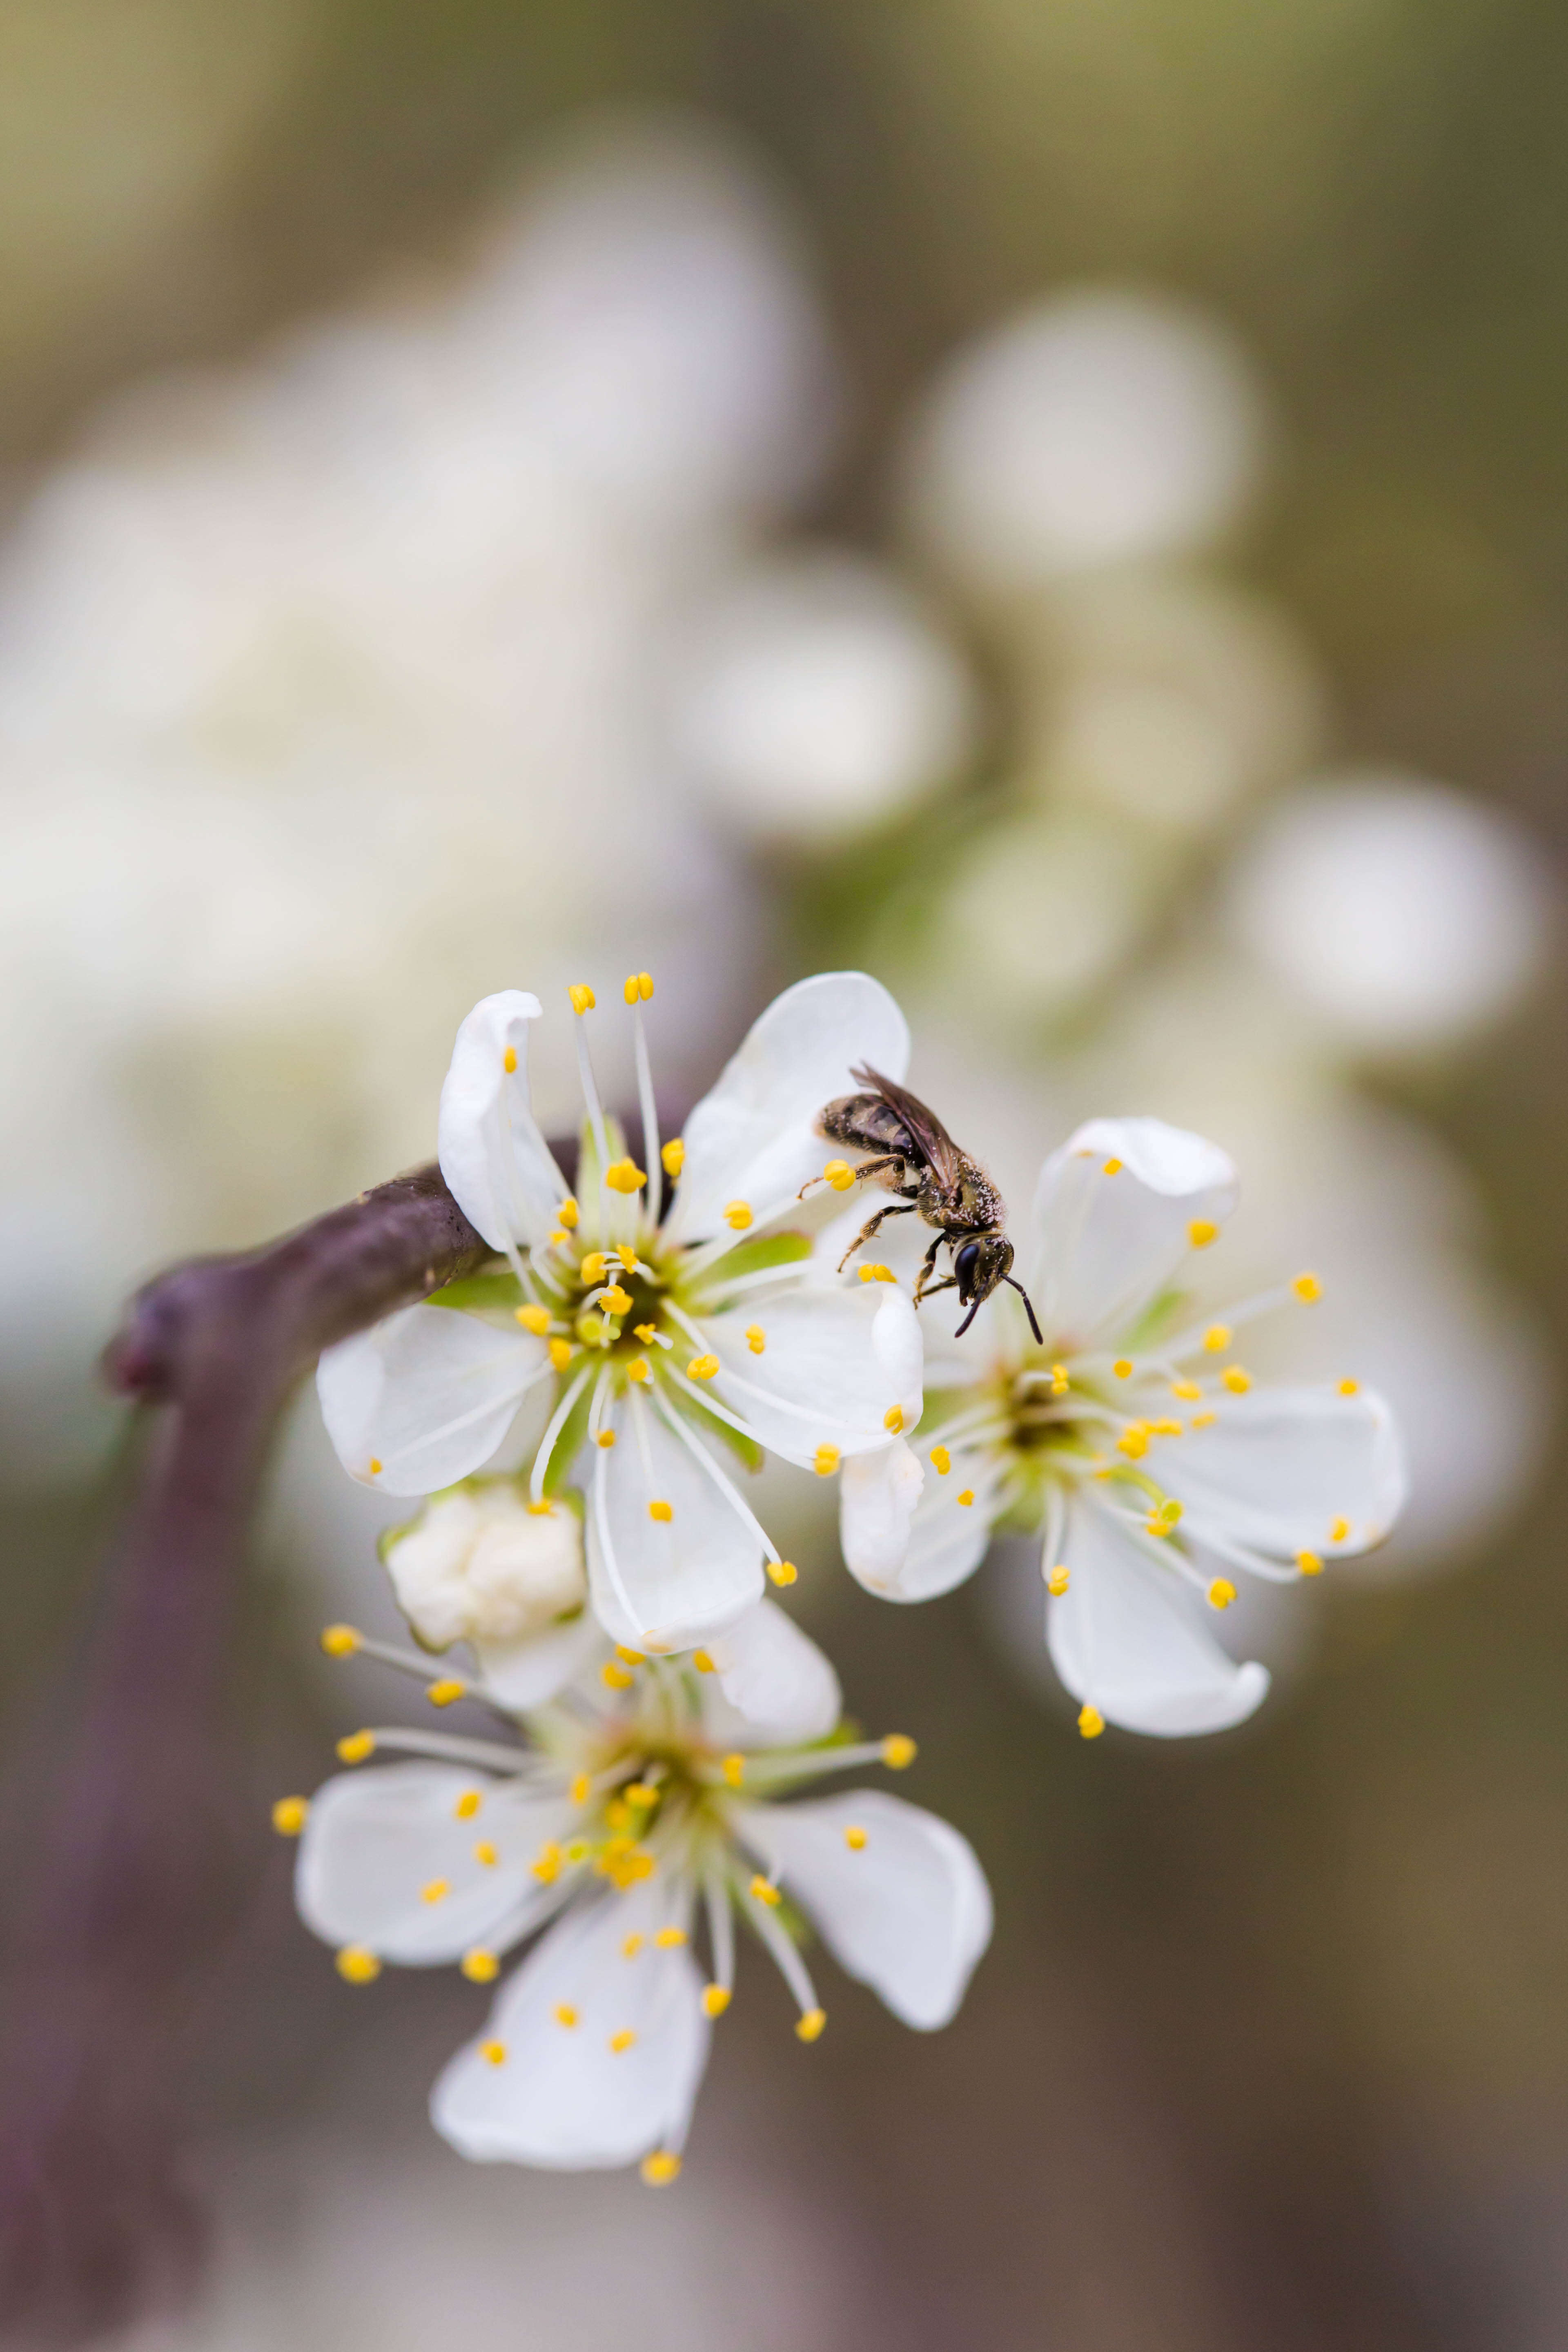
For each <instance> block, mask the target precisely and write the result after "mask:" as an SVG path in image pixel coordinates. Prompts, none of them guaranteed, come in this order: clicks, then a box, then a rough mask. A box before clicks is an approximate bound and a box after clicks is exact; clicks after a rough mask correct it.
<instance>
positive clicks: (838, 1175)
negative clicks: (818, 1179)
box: [822, 1160, 855, 1192]
mask: <svg viewBox="0 0 1568 2352" xmlns="http://www.w3.org/2000/svg"><path fill="white" fill-rule="evenodd" d="M822 1173H823V1175H824V1177H825V1178H826V1181H827V1182H828V1183H829V1184H831V1185H832V1187H833V1189H834V1191H835V1192H847V1191H848V1190H849V1187H850V1185H851V1184H853V1182H854V1181H855V1171H854V1170H853V1168H851V1167H850V1165H849V1162H848V1161H847V1160H829V1161H828V1163H827V1165H826V1168H825V1169H824V1170H823V1171H822Z"/></svg>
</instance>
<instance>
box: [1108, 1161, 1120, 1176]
mask: <svg viewBox="0 0 1568 2352" xmlns="http://www.w3.org/2000/svg"><path fill="white" fill-rule="evenodd" d="M1105 1172H1106V1174H1107V1175H1108V1176H1120V1175H1121V1160H1107V1161H1106V1163H1105Z"/></svg>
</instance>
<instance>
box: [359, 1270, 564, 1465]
mask: <svg viewBox="0 0 1568 2352" xmlns="http://www.w3.org/2000/svg"><path fill="white" fill-rule="evenodd" d="M548 1362H549V1358H548V1356H547V1354H546V1352H545V1347H544V1342H543V1341H542V1339H535V1338H534V1336H533V1334H532V1332H531V1331H523V1330H518V1329H512V1330H498V1329H497V1328H496V1327H495V1325H494V1324H492V1323H486V1322H484V1321H482V1320H481V1319H480V1318H479V1317H478V1316H477V1315H466V1314H464V1313H463V1312H462V1310H461V1309H460V1308H458V1307H430V1306H419V1307H403V1308H401V1309H400V1310H399V1312H398V1313H397V1314H395V1315H388V1316H387V1317H386V1318H384V1320H383V1321H382V1322H380V1323H375V1324H373V1325H372V1326H371V1328H370V1329H369V1330H368V1331H358V1332H356V1333H355V1334H354V1336H353V1339H342V1340H340V1341H339V1343H338V1345H337V1346H336V1347H335V1348H329V1349H326V1351H325V1352H324V1354H323V1355H322V1357H321V1362H320V1363H319V1364H318V1365H317V1367H316V1393H317V1395H318V1396H319V1397H320V1399H321V1419H322V1420H323V1421H324V1422H325V1423H326V1425H327V1434H328V1436H329V1437H330V1438H331V1441H332V1444H333V1445H334V1446H335V1447H336V1449H337V1455H338V1459H339V1461H340V1462H341V1463H342V1465H343V1468H344V1469H345V1470H347V1471H348V1472H349V1473H350V1474H351V1475H352V1476H353V1477H355V1478H357V1479H359V1480H360V1482H361V1484H362V1485H363V1486H375V1487H378V1488H380V1489H381V1490H382V1492H384V1493H385V1494H388V1495H430V1494H434V1493H436V1492H437V1489H438V1488H440V1487H442V1486H454V1485H455V1484H456V1483H457V1481H458V1479H459V1478H466V1477H467V1476H468V1474H469V1472H470V1471H472V1470H477V1469H478V1468H479V1465H480V1464H481V1463H484V1462H488V1461H489V1457H490V1455H491V1454H493V1453H494V1452H495V1450H496V1448H497V1446H498V1445H499V1444H500V1442H501V1439H502V1438H503V1437H504V1436H505V1435H506V1433H507V1430H508V1428H509V1427H510V1423H511V1417H512V1415H513V1413H514V1412H516V1411H517V1405H518V1400H519V1398H520V1397H521V1395H522V1394H523V1391H525V1390H526V1389H527V1388H529V1387H530V1386H531V1383H532V1382H533V1381H535V1380H537V1379H539V1378H540V1377H541V1376H542V1374H543V1372H544V1370H545V1369H546V1367H547V1365H548ZM373 1462H379V1463H380V1465H381V1467H380V1469H379V1470H378V1471H373V1470H372V1468H371V1466H370V1465H371V1464H372V1463H373Z"/></svg>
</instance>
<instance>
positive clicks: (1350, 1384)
mask: <svg viewBox="0 0 1568 2352" xmlns="http://www.w3.org/2000/svg"><path fill="white" fill-rule="evenodd" d="M1339 1391H1340V1394H1341V1396H1359V1395H1360V1393H1361V1382H1360V1381H1340V1383H1339Z"/></svg>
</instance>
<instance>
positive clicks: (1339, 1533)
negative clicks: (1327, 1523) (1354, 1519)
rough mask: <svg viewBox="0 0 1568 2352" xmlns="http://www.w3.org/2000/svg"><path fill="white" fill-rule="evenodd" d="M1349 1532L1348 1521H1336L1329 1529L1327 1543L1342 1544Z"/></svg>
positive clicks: (1349, 1525)
mask: <svg viewBox="0 0 1568 2352" xmlns="http://www.w3.org/2000/svg"><path fill="white" fill-rule="evenodd" d="M1350 1531H1351V1523H1350V1521H1349V1520H1348V1519H1336V1520H1335V1521H1334V1523H1333V1526H1332V1527H1331V1528H1330V1529H1329V1541H1330V1542H1331V1543H1343V1542H1344V1541H1345V1540H1346V1538H1348V1536H1349V1534H1350Z"/></svg>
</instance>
